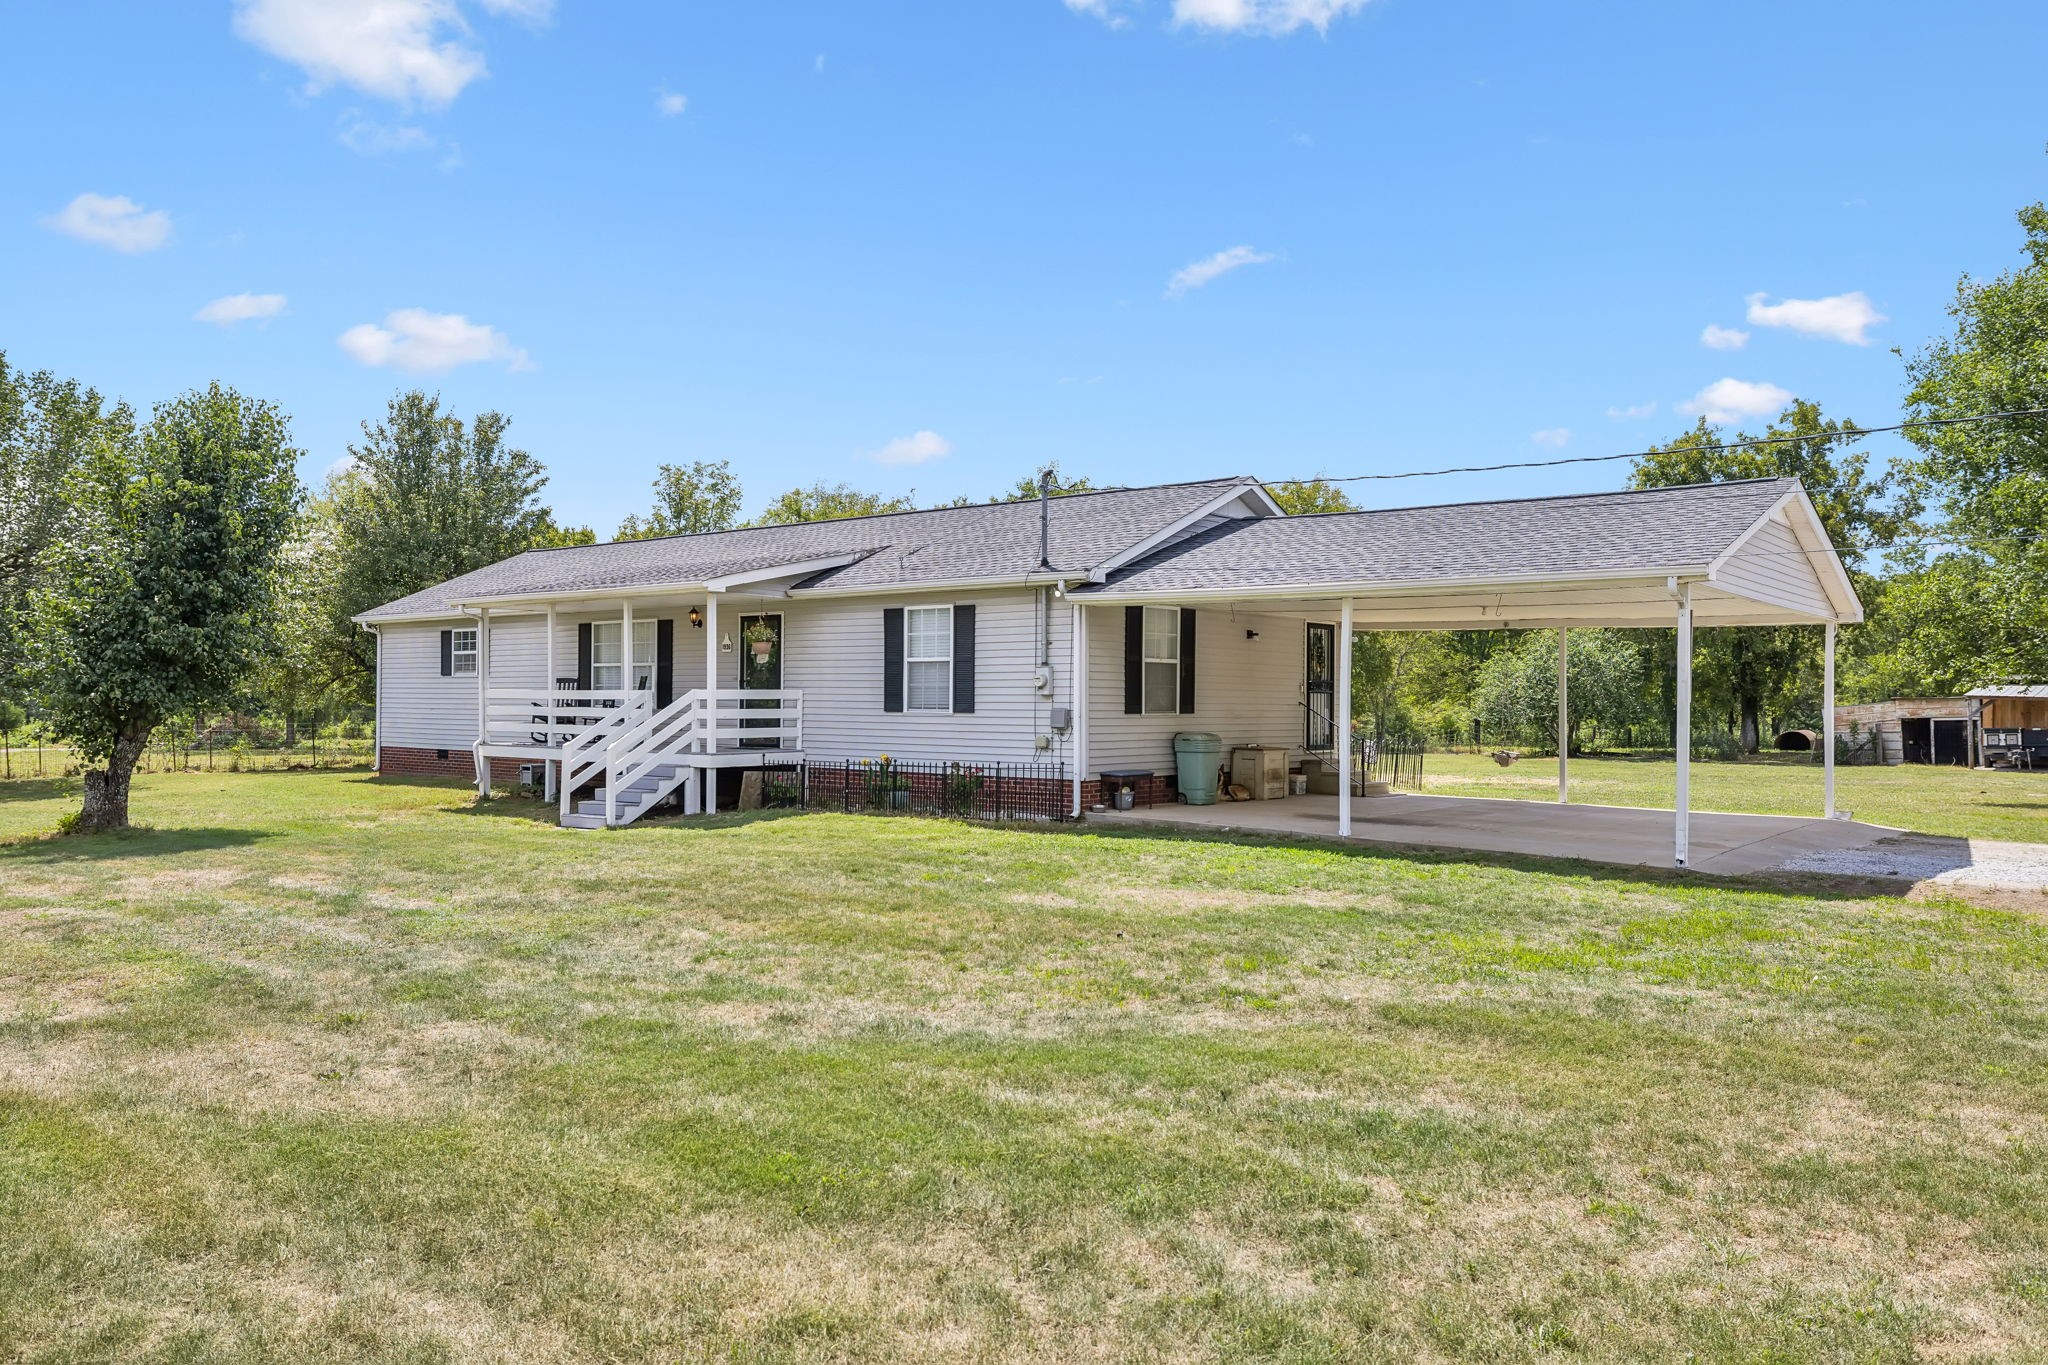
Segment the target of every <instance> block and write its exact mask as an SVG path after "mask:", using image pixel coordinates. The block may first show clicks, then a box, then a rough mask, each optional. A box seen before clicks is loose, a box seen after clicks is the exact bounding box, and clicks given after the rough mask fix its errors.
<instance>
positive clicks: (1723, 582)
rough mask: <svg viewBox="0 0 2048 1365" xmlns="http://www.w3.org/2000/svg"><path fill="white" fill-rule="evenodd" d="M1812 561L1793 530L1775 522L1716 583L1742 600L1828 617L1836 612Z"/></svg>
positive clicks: (1735, 558)
mask: <svg viewBox="0 0 2048 1365" xmlns="http://www.w3.org/2000/svg"><path fill="white" fill-rule="evenodd" d="M1813 560H1814V556H1812V555H1809V554H1807V553H1806V549H1805V547H1804V546H1802V545H1801V544H1800V543H1799V537H1798V536H1797V535H1795V534H1794V533H1793V531H1792V528H1791V527H1790V526H1789V525H1787V524H1786V523H1785V522H1784V521H1782V520H1777V519H1773V520H1771V521H1767V522H1765V523H1764V524H1763V525H1762V526H1761V527H1759V528H1758V529H1757V532H1756V534H1755V535H1753V536H1751V537H1750V538H1749V540H1748V541H1747V542H1746V543H1745V544H1744V545H1743V546H1742V548H1741V549H1739V550H1737V551H1736V552H1735V553H1734V554H1733V555H1731V556H1730V557H1729V559H1728V562H1727V563H1726V564H1723V565H1722V566H1721V569H1720V572H1718V573H1716V574H1715V575H1714V582H1715V584H1716V585H1717V586H1719V587H1721V588H1724V589H1726V590H1727V591H1729V592H1731V593H1736V594H1738V595H1740V596H1743V597H1748V598H1753V599H1755V600H1756V601H1759V602H1768V603H1770V604H1771V605H1773V606H1778V607H1790V608H1791V609H1792V610H1794V611H1802V612H1810V613H1812V614H1813V615H1815V616H1822V617H1825V616H1827V615H1829V614H1831V612H1832V610H1833V609H1832V606H1831V604H1830V603H1829V601H1828V595H1827V591H1826V589H1824V588H1822V587H1821V585H1820V575H1819V574H1818V573H1816V572H1815V570H1814V567H1813Z"/></svg>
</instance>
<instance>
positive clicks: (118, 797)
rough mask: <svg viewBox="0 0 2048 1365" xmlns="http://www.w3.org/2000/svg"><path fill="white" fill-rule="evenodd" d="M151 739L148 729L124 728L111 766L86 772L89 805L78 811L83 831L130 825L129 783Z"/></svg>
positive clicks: (117, 828)
mask: <svg viewBox="0 0 2048 1365" xmlns="http://www.w3.org/2000/svg"><path fill="white" fill-rule="evenodd" d="M148 743H149V731H148V730H147V729H141V730H130V731H124V732H123V733H122V734H121V736H120V738H118V739H116V740H115V741H114V752H113V753H112V754H110V755H108V757H107V766H106V767H104V768H100V769H95V770H94V771H92V772H89V773H87V774H86V775H85V806H84V808H83V809H81V810H80V811H79V813H78V830H79V832H80V833H81V834H104V833H106V832H108V831H109V830H119V829H126V828H128V783H129V781H130V780H131V779H132V778H133V777H134V776H135V765H136V763H137V762H138V761H139V760H140V759H141V758H142V749H143V746H144V745H146V744H148Z"/></svg>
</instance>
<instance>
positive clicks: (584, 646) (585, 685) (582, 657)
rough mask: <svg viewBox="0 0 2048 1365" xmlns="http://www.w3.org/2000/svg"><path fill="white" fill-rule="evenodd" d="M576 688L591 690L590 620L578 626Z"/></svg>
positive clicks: (583, 690) (585, 690)
mask: <svg viewBox="0 0 2048 1365" xmlns="http://www.w3.org/2000/svg"><path fill="white" fill-rule="evenodd" d="M576 690H577V691H578V692H588V691H589V690H590V622H588V621H585V622H583V623H582V624H581V625H579V626H577V627H576Z"/></svg>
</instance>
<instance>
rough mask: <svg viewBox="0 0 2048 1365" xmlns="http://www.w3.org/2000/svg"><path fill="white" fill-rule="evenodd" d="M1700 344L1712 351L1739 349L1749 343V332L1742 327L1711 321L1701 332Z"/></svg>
mask: <svg viewBox="0 0 2048 1365" xmlns="http://www.w3.org/2000/svg"><path fill="white" fill-rule="evenodd" d="M1700 345H1702V346H1704V347H1706V348H1707V349H1708V350H1710V351H1739V350H1741V349H1742V348H1743V347H1745V346H1747V345H1749V333H1747V332H1745V331H1743V330H1742V329H1741V328H1740V327H1723V326H1721V325H1720V324H1718V323H1713V322H1710V323H1708V324H1707V327H1706V330H1705V331H1703V332H1701V333H1700Z"/></svg>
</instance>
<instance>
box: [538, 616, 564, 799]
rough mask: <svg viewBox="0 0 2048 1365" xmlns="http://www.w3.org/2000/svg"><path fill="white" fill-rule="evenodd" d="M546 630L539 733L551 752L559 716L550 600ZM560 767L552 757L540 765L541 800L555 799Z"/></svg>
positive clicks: (553, 626)
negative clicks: (542, 715)
mask: <svg viewBox="0 0 2048 1365" xmlns="http://www.w3.org/2000/svg"><path fill="white" fill-rule="evenodd" d="M547 630H548V643H547V656H546V657H547V663H546V665H545V667H546V669H547V676H546V677H544V678H542V679H541V696H540V699H541V705H542V706H545V707H546V708H547V716H548V723H547V727H546V728H545V729H544V730H542V731H541V734H542V735H543V736H544V737H545V742H546V744H547V746H548V753H550V754H553V753H554V752H555V748H556V745H555V724H556V722H557V720H559V719H560V717H559V716H558V714H557V711H556V706H555V604H554V603H552V602H550V603H548V626H547ZM561 767H562V765H561V764H560V763H559V762H557V761H556V760H555V759H553V758H549V759H548V760H547V761H546V762H545V763H543V764H541V765H540V771H541V781H542V786H541V799H542V800H544V801H552V800H554V799H555V784H556V781H557V779H558V778H559V777H560V775H561Z"/></svg>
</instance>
